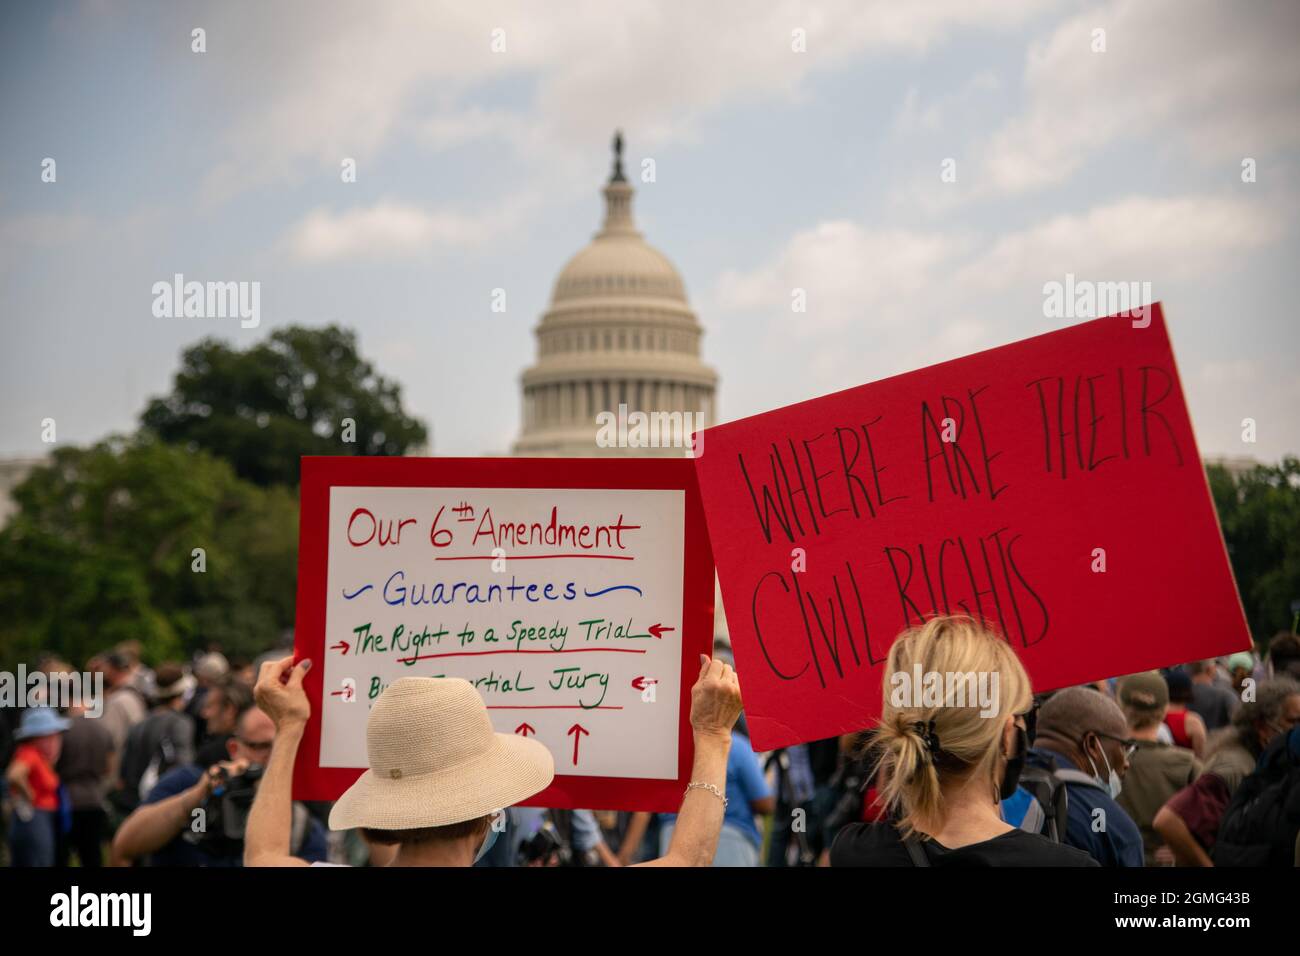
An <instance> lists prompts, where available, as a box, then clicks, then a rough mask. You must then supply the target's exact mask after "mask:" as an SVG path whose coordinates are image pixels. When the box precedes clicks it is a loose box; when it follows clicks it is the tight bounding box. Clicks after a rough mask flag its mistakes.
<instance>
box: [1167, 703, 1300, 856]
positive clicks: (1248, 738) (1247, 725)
mask: <svg viewBox="0 0 1300 956" xmlns="http://www.w3.org/2000/svg"><path fill="white" fill-rule="evenodd" d="M1298 723H1300V683H1297V682H1296V681H1294V680H1292V679H1291V678H1289V677H1281V678H1274V679H1273V680H1269V681H1265V682H1264V683H1263V684H1260V685H1259V687H1258V688H1257V690H1256V697H1255V700H1253V701H1247V702H1245V703H1243V704H1242V705H1241V708H1240V709H1239V710H1238V711H1237V713H1236V714H1235V715H1233V718H1232V726H1231V727H1228V728H1225V729H1224V730H1223V731H1221V732H1220V733H1218V734H1216V735H1214V736H1213V737H1212V738H1211V739H1210V742H1209V750H1208V756H1207V757H1206V760H1205V766H1204V768H1203V769H1202V771H1201V775H1200V776H1199V777H1197V778H1196V779H1195V780H1194V781H1193V782H1192V783H1191V784H1190V785H1189V786H1186V787H1184V788H1183V789H1182V790H1179V791H1178V792H1177V793H1176V794H1174V795H1173V797H1171V798H1170V799H1169V802H1168V803H1166V804H1165V805H1164V806H1163V807H1161V808H1160V812H1159V813H1157V814H1156V816H1155V820H1154V821H1153V823H1152V826H1153V827H1154V828H1155V830H1156V832H1157V833H1159V834H1160V837H1161V839H1163V840H1164V841H1165V843H1167V844H1169V847H1170V849H1172V850H1173V851H1174V857H1175V859H1176V860H1177V862H1178V864H1179V865H1180V866H1213V865H1214V864H1213V862H1212V859H1211V856H1210V854H1211V852H1212V851H1213V850H1214V844H1215V841H1216V840H1217V839H1218V833H1219V826H1220V824H1221V823H1222V822H1223V815H1224V812H1225V811H1226V810H1227V808H1228V803H1229V802H1230V801H1231V800H1232V796H1233V794H1234V793H1235V792H1236V791H1237V788H1238V786H1240V785H1241V782H1242V781H1243V780H1244V779H1245V778H1246V777H1247V776H1249V775H1250V774H1252V773H1253V772H1254V771H1255V765H1256V763H1257V762H1258V760H1259V757H1260V755H1261V754H1263V752H1264V749H1265V748H1266V747H1267V746H1268V745H1269V743H1270V742H1271V741H1272V740H1273V738H1275V737H1276V736H1278V735H1279V734H1281V733H1284V732H1286V731H1287V730H1289V729H1290V728H1292V727H1294V726H1296V724H1298Z"/></svg>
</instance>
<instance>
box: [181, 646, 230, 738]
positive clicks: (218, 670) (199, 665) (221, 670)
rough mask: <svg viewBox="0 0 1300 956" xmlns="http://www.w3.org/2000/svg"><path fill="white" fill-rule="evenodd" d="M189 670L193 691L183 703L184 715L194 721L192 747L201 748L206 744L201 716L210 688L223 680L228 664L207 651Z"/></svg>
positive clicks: (223, 658)
mask: <svg viewBox="0 0 1300 956" xmlns="http://www.w3.org/2000/svg"><path fill="white" fill-rule="evenodd" d="M191 670H192V671H193V674H194V691H193V693H191V694H190V699H189V700H188V701H186V702H185V713H186V714H188V715H189V717H190V720H192V721H194V727H195V729H196V731H197V734H196V736H195V738H194V745H195V746H196V747H201V746H202V745H203V744H204V743H206V742H207V731H206V730H205V728H204V723H205V719H206V718H205V717H204V716H203V710H204V708H205V707H207V705H208V698H209V695H210V694H211V692H212V688H213V687H215V686H216V685H217V684H218V683H220V682H221V681H222V680H224V679H225V677H226V675H227V674H228V673H229V672H230V664H229V662H228V661H227V660H226V658H225V657H224V656H223V655H222V654H220V653H217V652H216V651H209V652H208V653H206V654H202V655H199V656H198V657H197V658H196V659H195V661H194V665H193V667H192V668H191Z"/></svg>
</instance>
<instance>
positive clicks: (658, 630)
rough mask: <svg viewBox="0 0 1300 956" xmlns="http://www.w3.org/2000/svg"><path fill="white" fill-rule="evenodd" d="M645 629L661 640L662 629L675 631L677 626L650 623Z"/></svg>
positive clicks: (662, 635)
mask: <svg viewBox="0 0 1300 956" xmlns="http://www.w3.org/2000/svg"><path fill="white" fill-rule="evenodd" d="M647 630H648V631H649V632H650V633H651V634H653V635H654V636H655V637H657V638H659V640H661V641H662V640H663V639H664V631H675V630H677V628H675V627H664V626H663V625H662V624H651V625H650V627H648V628H647Z"/></svg>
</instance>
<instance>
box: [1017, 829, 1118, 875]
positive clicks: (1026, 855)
mask: <svg viewBox="0 0 1300 956" xmlns="http://www.w3.org/2000/svg"><path fill="white" fill-rule="evenodd" d="M1006 839H1007V840H1008V841H1009V842H1010V843H1012V844H1013V845H1014V848H1015V851H1016V853H1017V855H1018V856H1021V857H1022V858H1023V865H1025V866H1065V867H1074V866H1100V865H1101V864H1100V863H1098V862H1097V861H1096V860H1094V859H1093V858H1092V856H1091V855H1090V854H1088V853H1085V852H1084V851H1083V850H1080V849H1078V848H1076V847H1072V846H1066V845H1065V844H1064V843H1055V842H1053V841H1052V840H1050V839H1048V838H1047V837H1045V836H1043V835H1042V834H1041V833H1029V832H1027V831H1025V830H1019V829H1017V830H1012V831H1011V832H1010V833H1008V834H1007V835H1006Z"/></svg>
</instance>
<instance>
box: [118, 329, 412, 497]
mask: <svg viewBox="0 0 1300 956" xmlns="http://www.w3.org/2000/svg"><path fill="white" fill-rule="evenodd" d="M347 419H350V420H351V421H352V422H353V423H354V426H353V427H354V431H355V434H354V435H352V436H349V435H347V434H345V431H346V426H345V424H344V423H345V420H347ZM141 424H142V425H143V426H144V427H145V428H146V429H148V430H149V431H151V432H153V433H154V434H155V435H157V436H158V437H159V438H162V439H163V440H164V441H167V442H172V443H175V444H180V445H184V446H186V447H187V448H191V449H203V450H205V451H208V452H211V453H212V454H213V455H216V456H217V457H219V458H224V459H225V460H226V461H228V462H230V463H231V465H232V466H233V467H234V469H235V473H236V474H237V475H238V476H239V477H241V478H244V479H246V480H248V481H251V482H253V483H254V484H257V485H261V486H264V487H265V486H268V485H285V486H289V487H293V486H296V485H297V484H298V459H299V457H300V456H302V455H401V454H404V453H406V452H407V451H408V450H409V449H412V448H415V447H418V446H420V445H422V444H423V443H424V442H425V440H426V437H427V433H426V430H425V427H424V425H423V424H422V423H421V422H420V421H418V420H417V419H415V418H411V417H409V416H407V415H406V413H405V412H404V411H403V410H402V403H401V389H400V388H399V386H398V385H397V384H396V383H394V382H392V381H390V380H388V379H386V378H384V377H383V376H381V375H380V374H379V373H378V372H376V371H375V369H374V367H373V366H372V365H371V364H370V363H369V362H367V361H366V360H365V359H363V358H362V357H361V356H360V354H358V352H357V342H356V336H355V334H354V333H353V332H351V331H348V330H346V329H340V328H338V327H337V326H328V327H325V328H320V329H308V328H302V327H299V326H290V327H288V328H282V329H278V330H276V331H275V332H273V333H272V334H271V335H270V337H269V338H267V339H266V340H264V341H262V342H260V343H258V344H256V345H253V346H251V347H250V348H248V349H246V350H244V351H240V350H238V349H235V348H232V347H231V346H229V345H228V344H226V343H224V342H221V341H219V340H217V339H204V340H203V341H201V342H199V343H198V344H197V345H194V346H192V347H191V348H189V349H187V350H186V351H185V353H184V355H183V356H182V359H181V369H180V371H179V372H177V374H176V379H175V383H174V387H173V390H172V393H171V394H170V395H168V396H166V397H164V398H155V399H153V400H152V401H151V402H150V403H149V405H148V407H147V408H146V409H145V411H144V414H143V415H142V416H141ZM349 438H351V440H349Z"/></svg>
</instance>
